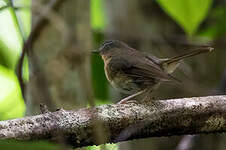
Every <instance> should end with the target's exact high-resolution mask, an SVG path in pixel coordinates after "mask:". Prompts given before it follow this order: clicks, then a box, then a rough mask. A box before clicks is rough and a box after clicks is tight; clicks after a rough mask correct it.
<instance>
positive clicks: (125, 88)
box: [104, 59, 141, 94]
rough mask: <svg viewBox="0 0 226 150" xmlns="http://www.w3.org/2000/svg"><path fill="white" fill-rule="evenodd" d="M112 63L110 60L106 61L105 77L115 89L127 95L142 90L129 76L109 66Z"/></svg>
mask: <svg viewBox="0 0 226 150" xmlns="http://www.w3.org/2000/svg"><path fill="white" fill-rule="evenodd" d="M110 61H111V60H110V59H109V60H105V61H104V68H105V75H106V77H107V79H108V81H109V82H110V84H111V85H112V86H113V87H114V88H115V89H117V90H119V91H120V92H122V93H125V94H133V93H135V92H137V91H140V90H141V89H140V87H139V86H138V85H137V84H136V83H134V82H133V79H132V78H130V77H128V75H127V74H125V73H124V72H122V71H119V70H118V69H115V68H114V67H112V66H111V65H109V63H110Z"/></svg>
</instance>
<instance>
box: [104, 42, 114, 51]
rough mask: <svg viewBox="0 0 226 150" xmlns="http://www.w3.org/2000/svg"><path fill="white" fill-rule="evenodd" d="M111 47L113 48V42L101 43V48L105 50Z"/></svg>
mask: <svg viewBox="0 0 226 150" xmlns="http://www.w3.org/2000/svg"><path fill="white" fill-rule="evenodd" d="M113 46H114V42H113V41H106V42H104V43H103V47H104V48H107V49H109V48H112V47H113Z"/></svg>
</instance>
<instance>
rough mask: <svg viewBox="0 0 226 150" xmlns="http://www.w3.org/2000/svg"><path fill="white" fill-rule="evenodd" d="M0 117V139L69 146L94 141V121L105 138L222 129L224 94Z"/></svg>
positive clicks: (225, 125)
mask: <svg viewBox="0 0 226 150" xmlns="http://www.w3.org/2000/svg"><path fill="white" fill-rule="evenodd" d="M45 112H47V113H44V114H40V115H36V116H30V117H24V118H20V119H13V120H7V121H0V139H17V140H23V141H24V140H25V141H26V140H38V139H49V140H54V139H57V137H59V136H60V137H61V138H62V137H63V138H64V139H65V142H66V143H67V144H69V145H71V146H73V147H82V146H89V145H98V144H102V143H98V142H96V140H95V134H94V130H95V128H93V125H95V123H96V122H100V123H101V125H102V131H101V132H102V133H103V134H105V135H107V136H105V137H106V139H105V141H104V142H103V143H116V142H121V141H127V140H132V139H139V138H147V137H160V136H172V135H183V134H199V133H217V132H225V131H226V96H224V95H222V96H207V97H192V98H180V99H170V100H158V101H157V100H156V101H145V102H144V103H132V102H129V103H127V104H108V105H102V106H97V107H91V108H83V109H79V110H74V111H73V110H71V111H66V110H63V109H60V110H58V111H56V112H48V111H45Z"/></svg>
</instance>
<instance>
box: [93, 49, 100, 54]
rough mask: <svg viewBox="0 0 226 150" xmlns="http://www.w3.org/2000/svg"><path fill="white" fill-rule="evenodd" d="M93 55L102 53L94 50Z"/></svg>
mask: <svg viewBox="0 0 226 150" xmlns="http://www.w3.org/2000/svg"><path fill="white" fill-rule="evenodd" d="M92 53H94V54H99V53H100V51H99V50H92Z"/></svg>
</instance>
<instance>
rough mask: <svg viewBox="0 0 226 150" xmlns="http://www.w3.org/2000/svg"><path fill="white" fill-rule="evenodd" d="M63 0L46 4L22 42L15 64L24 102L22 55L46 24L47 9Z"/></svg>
mask: <svg viewBox="0 0 226 150" xmlns="http://www.w3.org/2000/svg"><path fill="white" fill-rule="evenodd" d="M62 1H63V0H51V1H50V2H49V4H47V8H48V9H46V11H44V12H43V13H42V14H41V15H40V16H39V18H38V20H37V23H36V24H35V25H34V26H33V28H32V30H31V33H30V35H29V36H28V38H27V40H26V41H25V42H24V45H23V49H22V54H21V57H20V59H19V61H18V65H17V77H18V80H19V83H20V87H21V91H22V95H23V98H24V100H25V102H26V99H25V95H24V94H25V83H24V81H23V61H24V57H25V55H26V54H28V52H29V51H31V50H32V46H33V42H34V41H35V40H36V39H37V37H38V35H39V34H40V33H41V30H42V29H43V27H44V26H45V24H46V21H45V19H46V17H45V16H47V15H48V13H49V11H51V10H52V9H53V8H55V7H56V6H58V5H59V3H61V2H62Z"/></svg>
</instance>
